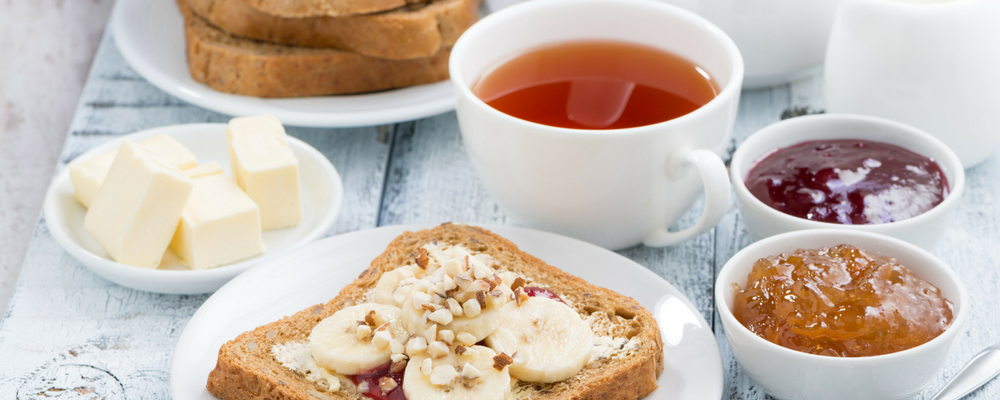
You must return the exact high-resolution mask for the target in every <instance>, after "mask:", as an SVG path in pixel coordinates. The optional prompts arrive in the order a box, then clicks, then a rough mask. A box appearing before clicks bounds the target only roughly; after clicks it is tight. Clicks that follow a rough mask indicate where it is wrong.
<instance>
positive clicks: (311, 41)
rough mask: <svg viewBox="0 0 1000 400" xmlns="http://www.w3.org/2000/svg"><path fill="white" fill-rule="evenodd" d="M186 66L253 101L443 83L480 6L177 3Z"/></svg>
mask: <svg viewBox="0 0 1000 400" xmlns="http://www.w3.org/2000/svg"><path fill="white" fill-rule="evenodd" d="M177 3H178V5H179V7H180V9H181V12H182V14H184V19H185V35H186V40H187V61H188V68H189V70H190V72H191V76H192V78H194V80H196V81H198V82H201V83H203V84H205V85H208V86H209V87H211V88H212V89H214V90H217V91H220V92H225V93H232V94H239V95H245V96H254V97H269V98H274V97H301V96H319V95H335V94H349V93H362V92H373V91H379V90H387V89H394V88H400V87H405V86H412V85H419V84H424V83H431V82H437V81H441V80H445V79H447V78H448V55H449V53H450V51H451V46H452V45H454V43H455V41H457V40H458V37H459V36H460V35H461V34H462V33H463V32H464V31H465V30H466V29H467V28H468V27H469V26H471V25H472V24H473V23H475V22H476V20H477V18H478V15H477V13H476V10H477V8H478V6H479V0H177Z"/></svg>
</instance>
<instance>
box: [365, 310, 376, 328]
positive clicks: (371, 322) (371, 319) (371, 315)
mask: <svg viewBox="0 0 1000 400" xmlns="http://www.w3.org/2000/svg"><path fill="white" fill-rule="evenodd" d="M365 325H368V326H370V327H372V328H374V327H375V310H371V311H369V312H368V314H367V315H365Z"/></svg>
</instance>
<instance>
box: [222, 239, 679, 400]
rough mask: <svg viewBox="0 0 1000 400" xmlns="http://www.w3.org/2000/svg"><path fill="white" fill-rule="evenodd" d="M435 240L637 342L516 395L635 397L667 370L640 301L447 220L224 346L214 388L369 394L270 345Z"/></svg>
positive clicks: (225, 393)
mask: <svg viewBox="0 0 1000 400" xmlns="http://www.w3.org/2000/svg"><path fill="white" fill-rule="evenodd" d="M435 240H436V241H438V242H443V243H448V244H451V245H463V246H465V247H466V248H468V249H469V250H471V251H473V252H481V253H486V254H489V255H491V256H493V258H494V259H496V260H497V263H498V264H499V265H502V266H504V267H505V268H506V269H507V270H509V271H512V272H515V273H518V274H522V275H524V276H529V277H532V278H533V279H534V281H533V284H542V285H545V286H547V288H549V289H550V290H552V291H554V292H556V293H557V294H559V296H560V297H562V298H563V299H565V300H566V302H567V303H568V304H569V305H570V306H571V307H573V308H574V309H575V310H576V311H577V312H578V313H580V315H581V317H583V318H587V319H588V320H591V321H599V322H600V324H598V325H595V326H599V327H600V328H599V329H601V332H600V333H602V334H606V335H609V336H614V337H624V338H628V339H629V341H630V342H633V343H635V344H636V347H634V348H632V350H630V351H629V353H627V354H623V355H621V356H618V357H608V358H604V359H600V360H597V361H592V362H591V363H590V364H588V365H587V366H586V367H585V368H584V369H583V370H582V371H581V372H580V373H578V374H577V375H576V376H574V377H572V378H570V379H567V380H564V381H561V382H556V383H547V384H538V383H528V382H519V383H518V384H517V386H516V387H514V389H513V390H512V397H513V398H515V399H529V398H530V399H538V400H553V399H621V400H631V399H636V398H640V397H644V396H646V395H647V394H649V393H650V392H652V391H653V390H654V389H656V387H657V384H656V378H657V376H659V374H660V372H661V371H662V370H663V343H662V341H661V338H660V331H659V327H658V325H657V323H656V320H655V319H654V318H653V315H652V314H651V313H650V312H649V311H648V310H646V309H645V308H643V307H642V306H640V305H639V303H638V302H636V301H635V300H634V299H632V298H630V297H627V296H624V295H621V294H618V293H616V292H613V291H611V290H608V289H604V288H601V287H598V286H595V285H592V284H590V283H588V282H586V281H584V280H582V279H580V278H577V277H575V276H573V275H570V274H567V273H565V272H563V271H561V270H559V269H557V268H555V267H553V266H550V265H548V264H546V263H545V262H543V261H542V260H539V259H537V258H535V257H533V256H531V255H529V254H527V253H524V252H523V251H521V250H519V249H518V248H517V246H516V245H514V244H513V243H511V242H510V241H508V240H506V239H504V238H502V237H500V236H497V235H495V234H493V233H492V232H489V231H487V230H485V229H482V228H478V227H474V226H466V225H456V224H443V225H441V226H438V227H436V228H433V229H428V230H423V231H419V232H406V233H404V234H402V235H400V236H399V237H397V238H396V239H395V240H393V241H392V243H391V244H389V247H388V248H387V249H386V250H385V252H384V253H382V254H381V255H380V256H378V257H377V258H376V259H375V260H374V261H372V263H371V266H370V267H369V268H368V269H366V270H364V271H362V272H361V274H360V275H359V276H358V279H357V280H355V281H354V282H353V283H351V284H349V285H347V286H345V287H344V288H343V289H342V290H341V291H340V294H338V295H337V297H335V298H334V299H333V300H330V301H329V302H328V303H326V304H319V305H316V306H314V307H310V308H308V309H305V310H302V311H299V312H298V313H296V314H294V315H292V316H289V317H285V318H282V319H281V320H278V321H276V322H272V323H270V324H267V325H264V326H261V327H258V328H257V329H254V330H252V331H248V332H245V333H243V334H241V335H240V336H239V337H237V338H236V339H234V340H232V341H230V342H228V343H226V344H225V345H223V346H222V348H220V349H219V356H218V362H217V364H216V367H215V369H214V370H213V371H212V372H211V374H210V375H209V378H208V384H207V387H208V390H209V392H211V393H212V394H213V395H215V396H216V397H220V398H222V399H225V400H244V399H260V400H263V399H269V400H276V399H293V400H317V399H318V400H326V399H358V400H362V399H367V398H366V397H362V396H361V395H359V394H358V393H357V392H356V391H355V390H354V388H353V387H346V386H342V387H341V389H340V391H338V392H336V393H328V392H326V391H325V389H326V388H325V387H321V386H318V385H317V384H314V383H311V382H309V381H307V380H306V379H305V378H304V376H303V375H301V374H300V373H297V372H293V371H292V370H290V369H288V368H285V367H283V366H282V365H281V364H280V363H278V361H276V360H275V359H274V357H273V356H272V355H271V353H270V352H271V348H272V347H273V346H275V345H277V344H282V343H287V342H291V341H305V340H307V338H308V337H309V333H310V332H311V331H312V328H313V327H314V326H316V324H318V323H319V322H320V321H321V320H323V319H324V318H326V317H328V316H330V315H332V314H333V313H334V312H336V311H338V310H340V309H342V308H344V307H348V306H351V305H354V304H358V303H362V302H364V301H366V299H367V296H369V293H370V292H371V291H372V290H373V289H374V287H375V285H376V284H377V283H378V280H379V277H381V276H382V274H383V273H385V272H386V271H390V270H393V269H395V268H398V267H400V266H403V265H405V264H406V263H408V262H409V261H410V260H411V259H412V258H413V255H414V254H415V253H416V250H417V249H419V248H420V247H421V246H423V245H424V244H427V243H429V242H431V241H435ZM609 273H610V271H609ZM411 400H419V399H411Z"/></svg>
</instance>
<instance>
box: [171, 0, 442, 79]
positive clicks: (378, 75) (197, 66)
mask: <svg viewBox="0 0 1000 400" xmlns="http://www.w3.org/2000/svg"><path fill="white" fill-rule="evenodd" d="M185 24H186V26H185V28H186V29H185V33H186V37H187V61H188V70H189V71H190V73H191V77H192V78H194V80H195V81H197V82H200V83H203V84H205V85H208V87H210V88H212V89H214V90H217V91H220V92H224V93H231V94H239V95H244V96H254V97H302V96H320V95H332V94H349V93H363V92H374V91H379V90H387V89H395V88H400V87H406V86H413V85H420V84H425V83H431V82H438V81H442V80H445V79H448V56H449V54H450V53H451V49H450V48H442V49H440V50H439V51H438V52H437V53H436V54H434V55H433V56H431V57H425V58H417V59H412V60H387V59H382V58H375V57H368V56H364V55H361V54H357V53H350V52H346V51H342V50H335V49H316V48H310V47H298V46H286V45H278V44H271V43H264V42H258V41H253V40H249V39H240V38H236V37H234V36H231V35H229V34H227V33H225V32H223V31H221V30H219V29H217V28H215V27H213V26H211V25H209V24H208V23H207V22H205V21H204V20H203V19H201V18H200V17H198V16H189V17H188V18H186V22H185Z"/></svg>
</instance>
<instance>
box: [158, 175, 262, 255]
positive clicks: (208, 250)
mask: <svg viewBox="0 0 1000 400" xmlns="http://www.w3.org/2000/svg"><path fill="white" fill-rule="evenodd" d="M217 165H218V164H216V166H217ZM209 167H210V166H209ZM198 168H202V167H198ZM198 168H195V169H198ZM193 181H194V190H192V191H191V198H190V199H189V200H188V203H187V207H186V208H185V209H184V213H183V214H182V217H181V222H180V225H179V226H178V227H177V232H176V233H174V238H173V240H172V241H171V242H170V248H171V249H173V250H174V253H177V255H178V256H180V258H181V260H183V261H184V262H185V263H187V265H188V266H189V267H191V269H207V268H212V267H217V266H220V265H225V264H229V263H233V262H236V261H239V260H243V259H245V258H250V257H253V256H256V255H258V254H261V253H263V252H264V242H263V240H262V239H261V234H260V211H258V209H257V205H256V204H254V202H253V200H250V197H248V196H247V195H246V193H243V191H242V190H240V188H239V186H236V184H235V183H233V180H232V179H229V177H228V176H226V175H225V174H222V169H221V168H219V169H218V173H210V174H207V175H201V176H200V177H194V179H193Z"/></svg>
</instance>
